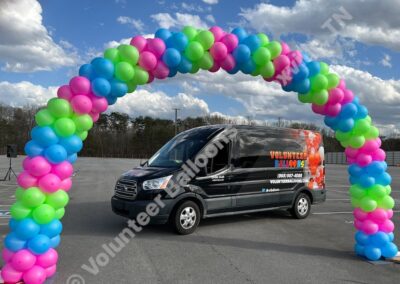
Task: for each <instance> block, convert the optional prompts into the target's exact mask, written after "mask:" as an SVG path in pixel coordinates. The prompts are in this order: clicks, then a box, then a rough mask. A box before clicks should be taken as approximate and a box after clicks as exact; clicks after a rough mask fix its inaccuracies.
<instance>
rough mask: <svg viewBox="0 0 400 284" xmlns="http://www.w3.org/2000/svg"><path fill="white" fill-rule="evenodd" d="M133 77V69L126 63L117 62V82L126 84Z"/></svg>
mask: <svg viewBox="0 0 400 284" xmlns="http://www.w3.org/2000/svg"><path fill="white" fill-rule="evenodd" d="M134 76H135V69H133V67H132V65H131V64H129V63H128V62H119V63H117V65H116V66H115V77H116V78H117V79H118V80H121V81H124V82H128V81H130V80H132V79H133V77H134Z"/></svg>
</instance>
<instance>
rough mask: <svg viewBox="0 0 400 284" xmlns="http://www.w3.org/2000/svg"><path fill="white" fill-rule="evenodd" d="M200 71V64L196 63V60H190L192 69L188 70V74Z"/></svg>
mask: <svg viewBox="0 0 400 284" xmlns="http://www.w3.org/2000/svg"><path fill="white" fill-rule="evenodd" d="M199 71H200V66H199V64H197V62H192V70H190V72H189V73H190V74H196V73H197V72H199Z"/></svg>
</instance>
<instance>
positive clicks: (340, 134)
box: [335, 130, 352, 142]
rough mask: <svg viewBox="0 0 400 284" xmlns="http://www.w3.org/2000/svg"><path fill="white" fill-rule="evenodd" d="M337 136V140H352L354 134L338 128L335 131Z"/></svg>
mask: <svg viewBox="0 0 400 284" xmlns="http://www.w3.org/2000/svg"><path fill="white" fill-rule="evenodd" d="M335 137H336V139H337V140H339V141H340V142H342V141H347V140H350V138H351V137H352V136H351V133H350V132H342V131H340V130H337V131H336V133H335Z"/></svg>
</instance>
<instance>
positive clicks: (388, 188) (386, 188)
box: [385, 185, 392, 195]
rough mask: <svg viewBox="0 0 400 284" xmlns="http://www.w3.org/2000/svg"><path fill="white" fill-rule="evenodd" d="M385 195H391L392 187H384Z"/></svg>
mask: <svg viewBox="0 0 400 284" xmlns="http://www.w3.org/2000/svg"><path fill="white" fill-rule="evenodd" d="M385 190H386V194H387V195H390V194H391V193H392V187H391V186H390V185H387V186H385Z"/></svg>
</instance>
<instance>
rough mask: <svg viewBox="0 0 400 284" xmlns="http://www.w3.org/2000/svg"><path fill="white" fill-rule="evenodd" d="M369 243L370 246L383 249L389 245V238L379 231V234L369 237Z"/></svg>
mask: <svg viewBox="0 0 400 284" xmlns="http://www.w3.org/2000/svg"><path fill="white" fill-rule="evenodd" d="M369 241H370V244H372V245H374V246H377V247H383V246H385V245H386V244H387V243H389V236H388V235H387V234H386V233H384V232H380V231H378V232H377V233H375V234H373V235H370V236H369Z"/></svg>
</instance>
